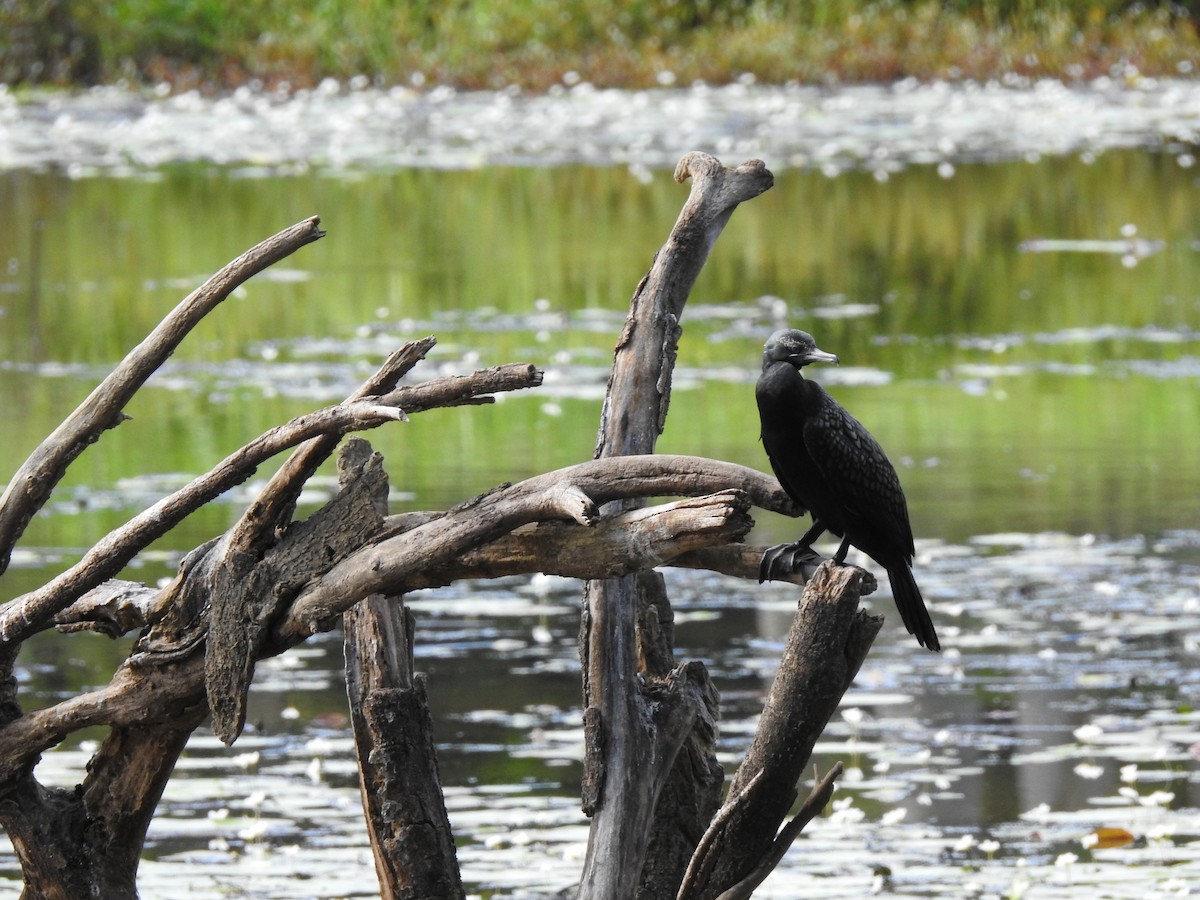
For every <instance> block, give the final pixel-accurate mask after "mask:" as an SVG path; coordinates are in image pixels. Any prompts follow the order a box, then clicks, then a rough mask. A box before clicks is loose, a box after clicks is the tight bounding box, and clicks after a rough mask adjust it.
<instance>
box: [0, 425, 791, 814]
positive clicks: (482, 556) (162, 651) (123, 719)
mask: <svg viewBox="0 0 1200 900" xmlns="http://www.w3.org/2000/svg"><path fill="white" fill-rule="evenodd" d="M365 443H366V442H363V444H364V445H365ZM731 483H732V484H735V485H737V486H738V487H737V490H736V491H733V492H720V493H717V494H714V495H712V496H710V497H709V498H708V500H706V501H704V502H700V503H696V502H694V501H682V502H681V503H673V504H665V512H664V513H663V515H662V516H661V517H660V515H659V511H658V508H650V509H644V510H633V511H630V512H628V513H623V514H620V517H619V518H614V519H613V521H611V522H610V521H609V519H608V518H604V519H601V520H600V521H599V523H598V524H596V525H593V526H584V525H580V524H579V523H578V522H576V521H570V522H566V521H562V520H553V521H550V522H548V523H547V524H549V525H551V526H554V527H557V526H561V530H562V531H563V532H569V533H570V534H572V535H573V538H572V539H571V540H570V541H567V540H563V541H562V543H561V544H559V543H556V541H555V540H554V539H550V540H545V541H543V540H542V535H541V534H540V533H539V529H533V530H530V529H529V528H528V523H529V522H531V521H538V522H544V521H545V520H544V519H538V518H537V517H539V516H551V517H558V516H564V515H568V514H569V513H566V512H564V511H563V509H562V505H561V503H560V502H558V501H554V502H549V503H546V504H545V505H543V503H542V502H541V501H542V499H543V498H544V496H545V495H552V496H553V497H557V498H563V497H571V498H575V497H576V496H577V495H578V496H581V497H584V498H588V497H592V498H593V499H592V500H591V501H589V503H588V504H587V506H588V507H589V508H592V509H594V508H595V507H597V506H598V505H600V504H602V503H604V502H607V501H609V500H612V499H620V498H624V497H630V496H648V497H649V496H653V497H659V496H664V495H670V494H673V493H678V492H702V493H703V492H707V491H710V490H713V489H715V488H719V487H721V486H728V485H730V484H731ZM564 485H569V486H570V487H567V486H564ZM506 497H507V498H509V499H511V500H512V501H513V502H512V504H511V505H510V504H509V503H508V502H507V500H506ZM739 497H740V498H743V499H738V498H739ZM746 500H750V501H752V502H755V503H756V504H757V505H760V506H765V507H767V508H771V509H775V510H778V511H787V510H793V509H794V508H793V507H791V506H790V501H789V500H787V497H786V495H785V494H784V493H783V491H782V490H781V489H780V488H779V486H778V484H777V483H776V482H774V480H773V479H771V478H770V477H769V476H766V475H764V474H762V473H760V472H756V471H754V470H752V469H747V468H744V467H742V466H735V465H732V464H730V463H721V462H717V461H715V460H706V459H702V458H699V457H676V456H666V455H658V456H648V457H623V458H620V459H613V460H593V461H589V462H586V463H581V464H579V465H577V466H570V467H568V468H566V469H561V470H558V471H557V472H551V473H547V474H546V475H544V476H537V477H536V478H534V479H530V480H529V481H527V482H522V483H520V484H517V485H512V486H509V487H507V488H502V489H499V490H497V491H493V492H490V493H489V494H487V495H484V497H482V498H477V501H474V502H471V503H467V504H463V505H462V506H460V507H458V508H457V509H456V510H451V511H449V512H447V513H444V514H439V515H436V516H432V517H431V516H430V515H429V514H424V513H421V514H416V515H415V516H411V517H396V518H395V520H394V521H396V522H401V521H416V522H420V523H422V524H421V526H420V527H428V526H432V525H436V524H437V523H439V522H441V521H442V520H443V519H450V520H452V521H451V523H449V525H448V526H447V527H450V528H452V529H458V528H460V527H465V525H464V522H465V523H466V525H471V524H474V525H478V524H479V523H480V516H479V513H480V511H481V509H482V510H483V513H484V516H483V520H484V521H485V522H488V521H490V519H491V517H492V516H496V517H498V518H501V519H505V520H508V517H509V515H510V512H511V510H512V509H513V508H514V507H515V508H517V509H518V510H519V511H520V512H521V515H518V516H516V517H515V518H513V519H512V523H514V524H513V525H512V527H514V528H518V527H520V526H526V527H525V528H523V529H522V530H520V531H517V532H515V533H513V534H509V535H507V536H504V537H503V538H502V543H503V544H505V545H507V546H510V547H521V546H524V547H525V548H526V549H525V550H524V551H519V550H514V553H515V554H516V558H517V559H518V561H519V562H520V563H521V565H520V568H519V569H513V568H512V567H509V566H505V565H499V564H496V563H494V561H493V560H494V558H495V555H494V554H493V553H490V552H489V550H488V546H489V545H480V546H479V547H478V548H477V551H466V550H465V549H464V548H465V547H466V546H467V544H466V543H465V542H460V543H455V542H454V539H453V536H452V535H453V533H454V532H453V531H450V532H448V531H438V532H437V535H438V540H439V541H442V540H445V541H449V542H450V543H449V544H448V545H447V546H446V547H445V548H444V552H442V551H441V550H439V552H438V554H437V558H436V559H432V558H430V557H428V556H425V555H423V554H422V548H423V547H424V548H428V547H429V546H430V545H429V544H427V543H426V542H425V541H423V540H421V539H419V538H418V539H416V540H413V538H412V535H413V533H414V532H415V531H416V530H417V529H410V530H409V531H408V532H405V534H408V535H410V541H409V543H407V544H405V545H403V546H401V545H393V544H392V541H394V540H397V539H398V538H399V537H401V536H402V535H398V536H396V537H394V538H391V539H388V540H384V541H378V542H375V543H368V544H367V545H366V546H364V547H363V548H362V549H360V550H359V551H358V552H356V553H354V554H352V555H351V556H350V557H348V558H347V559H345V560H343V562H342V563H340V564H338V565H337V566H334V567H333V569H331V570H329V572H326V574H325V575H323V576H320V577H317V578H314V579H313V580H312V582H311V584H310V585H308V586H307V588H306V589H305V591H303V592H301V594H300V598H305V597H307V596H309V591H310V590H311V591H313V592H316V595H317V596H319V597H320V598H321V603H322V604H323V605H322V606H320V607H318V608H319V609H321V610H322V611H326V610H327V611H329V612H328V615H329V616H336V615H339V614H340V612H341V610H339V609H338V606H339V604H343V605H345V608H349V606H352V605H353V604H354V603H355V602H357V600H359V599H362V598H363V597H366V596H369V595H370V594H371V593H380V592H384V590H385V589H386V592H388V593H400V592H402V591H405V590H412V589H415V588H416V587H427V586H432V585H438V584H447V583H450V582H451V581H454V580H457V579H458V578H463V577H488V576H490V575H494V576H500V575H505V574H517V573H518V572H534V571H542V570H543V567H544V569H545V570H550V571H556V570H557V571H558V572H559V573H560V574H564V575H570V576H574V577H579V578H590V577H593V576H596V575H599V574H604V575H609V574H611V573H612V572H613V570H614V565H616V564H614V562H613V560H612V559H611V558H609V557H608V555H607V551H611V552H612V553H624V554H628V555H629V561H628V566H629V567H630V568H640V567H642V566H643V565H645V564H648V563H649V562H650V561H652V560H656V559H659V558H661V559H664V560H669V559H670V558H671V556H672V553H673V551H672V550H671V549H670V547H671V541H672V540H673V539H674V535H673V534H672V532H671V529H673V528H679V529H680V534H679V536H680V540H681V545H682V546H688V547H690V546H692V545H693V542H694V541H695V540H699V539H703V540H708V539H711V540H714V541H718V540H719V541H724V540H732V539H735V538H736V535H738V534H740V533H744V530H745V528H746V526H747V525H748V520H747V519H746V518H745V507H744V503H745V501H746ZM578 502H582V501H578ZM569 508H570V510H571V511H572V512H573V513H576V514H578V515H580V517H581V518H582V517H583V513H582V511H581V508H580V507H579V506H577V505H575V501H572V504H571V505H570V507H569ZM458 519H462V520H463V522H457V524H456V523H455V520H458ZM585 521H588V520H587V519H586V518H585ZM626 525H627V526H628V529H629V530H628V532H627V533H626V535H625V536H626V538H627V540H626V541H622V539H621V535H622V533H623V526H626ZM292 527H296V526H292ZM393 527H395V526H393ZM539 528H540V526H539ZM383 529H384V531H386V530H387V529H388V525H387V524H386V523H385V525H384V526H383ZM468 532H470V529H468ZM432 534H433V533H432V532H431V533H430V535H432ZM458 534H459V536H460V537H461V536H462V532H458ZM430 535H427V537H428V539H429V540H430V541H432V540H433V538H432V536H430ZM447 535H451V536H450V537H448V536H447ZM594 535H595V536H597V537H598V539H599V541H600V546H601V547H603V548H606V553H605V554H604V555H603V556H596V555H594V554H592V553H591V552H590V551H588V550H586V549H583V547H584V545H585V544H588V543H589V542H591V541H592V540H593V536H594ZM464 540H465V539H464ZM215 544H216V542H215V541H213V542H210V543H209V544H206V545H204V546H202V547H200V548H197V549H196V550H195V551H193V552H192V553H190V554H189V555H188V556H187V557H186V558H185V560H184V562H183V563H182V564H181V566H180V572H179V574H178V575H177V576H176V578H175V579H174V580H173V581H172V583H171V584H169V585H167V587H165V588H163V589H162V590H161V591H160V592H159V596H158V598H157V599H155V600H153V601H147V600H145V599H139V600H138V603H137V606H138V608H139V609H146V610H151V611H153V616H154V621H153V623H152V624H153V627H152V628H151V629H150V630H149V632H148V633H147V634H146V635H144V636H143V637H142V638H141V639H139V641H138V643H137V644H136V645H135V652H134V654H133V655H132V656H131V658H130V659H129V660H128V661H127V662H126V663H125V664H124V665H122V666H121V668H119V669H118V670H117V672H116V673H115V674H114V676H113V678H112V680H111V681H110V682H109V684H108V685H106V686H105V687H103V688H101V689H99V690H97V691H93V692H89V693H86V694H81V695H78V696H76V697H72V698H70V699H68V700H64V701H62V702H61V703H58V704H55V705H53V706H49V707H46V708H44V709H39V710H35V711H32V712H28V713H25V714H24V715H22V716H20V717H19V718H17V719H15V720H14V721H12V722H10V723H8V724H7V725H6V726H4V727H0V793H2V791H3V788H4V785H5V784H6V778H8V777H12V775H13V773H15V772H17V771H19V770H20V769H21V767H22V766H23V765H27V764H28V765H32V760H33V759H35V758H36V756H37V754H39V753H41V752H42V751H43V750H45V749H47V748H49V747H52V746H54V745H55V744H57V743H59V742H60V741H62V740H63V739H64V738H65V737H66V736H67V735H69V734H71V733H72V732H73V731H76V730H78V729H80V728H85V727H88V726H92V725H122V724H129V725H134V724H153V723H155V722H157V721H161V720H163V719H164V717H169V714H170V712H171V710H172V709H174V708H175V707H177V706H178V705H181V704H184V705H187V704H194V703H195V702H196V700H197V696H199V697H201V698H202V697H203V696H204V677H203V674H204V656H205V654H204V650H205V646H206V645H205V639H206V636H207V626H206V607H207V605H208V602H209V600H210V596H211V595H210V593H209V586H210V584H211V571H210V570H211V567H212V566H213V564H214V559H215V556H216V555H215V554H214V553H213V552H212V550H213V547H214V546H215ZM730 549H731V552H733V553H735V554H737V553H739V548H737V547H734V548H730ZM539 551H542V552H541V553H540V554H539ZM690 552H692V553H694V552H696V551H695V550H692V551H690ZM405 554H407V555H405ZM455 554H461V555H458V556H456V555H455ZM547 554H549V555H547ZM739 555H740V554H739ZM759 556H761V550H760V551H759ZM355 560H356V562H354V561H355ZM438 560H441V562H438ZM576 563H579V564H580V566H579V567H578V568H576V567H575V564H576ZM584 564H586V565H596V566H597V567H598V568H595V569H589V568H586V567H585V565H584ZM377 566H378V567H380V570H379V571H377V570H376V567H377ZM422 566H428V568H422ZM475 566H478V568H475ZM337 570H343V574H342V575H339V576H337V577H336V578H335V579H334V581H335V582H336V583H338V584H342V585H348V584H353V585H355V586H356V588H357V589H358V590H362V593H360V594H357V595H355V594H353V593H350V594H345V595H341V596H340V597H337V596H336V595H335V593H334V591H333V589H332V588H331V587H330V586H329V584H328V580H329V575H330V572H334V571H337ZM383 570H386V571H383ZM757 571H758V563H757V559H751V560H746V561H745V567H744V569H743V570H742V575H743V576H744V577H748V578H753V577H756V573H757ZM381 574H382V575H383V576H385V577H376V576H379V575H381ZM371 585H378V586H380V587H379V589H378V590H376V591H368V590H366V588H367V587H368V586H371ZM117 590H118V592H119V593H121V594H125V593H127V588H126V587H120V586H118V588H117ZM298 603H299V601H297V603H296V604H293V606H292V608H290V609H289V610H287V611H283V610H280V611H279V612H278V615H279V617H280V619H281V620H282V623H281V624H280V625H278V626H274V627H272V628H271V630H270V636H269V640H267V642H266V643H265V644H263V645H262V646H261V647H260V649H259V650H258V655H259V656H260V657H261V656H262V655H266V654H273V653H280V652H283V651H284V650H286V649H287V648H288V647H290V646H293V645H294V644H295V643H297V642H299V641H301V640H303V639H304V638H306V637H307V636H308V635H310V634H311V633H313V630H316V629H317V628H318V627H326V626H327V625H328V624H330V622H329V621H328V620H326V619H322V620H321V621H320V622H316V621H312V620H310V619H309V618H308V617H307V614H306V613H297V611H296V606H297V605H298ZM81 614H82V615H85V616H86V615H88V614H89V613H88V608H84V609H83V610H81ZM64 615H65V613H64ZM106 615H107V616H109V617H111V614H106ZM321 615H325V613H324V612H322V613H321ZM310 629H312V630H310Z"/></svg>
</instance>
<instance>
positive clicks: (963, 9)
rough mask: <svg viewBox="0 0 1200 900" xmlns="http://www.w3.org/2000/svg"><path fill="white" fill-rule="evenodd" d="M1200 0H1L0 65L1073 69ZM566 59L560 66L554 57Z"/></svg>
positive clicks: (1121, 49) (387, 76)
mask: <svg viewBox="0 0 1200 900" xmlns="http://www.w3.org/2000/svg"><path fill="white" fill-rule="evenodd" d="M1198 11H1200V2H1193V3H1190V4H1167V3H1139V4H1131V3H1128V2H1119V0H1100V2H1082V0H1057V2H1055V0H1049V2H1034V0H983V2H967V0H942V2H938V0H858V2H834V0H724V2H717V0H699V2H687V0H617V2H614V3H606V4H595V3H590V2H586V0H565V2H564V0H479V2H468V0H440V2H433V0H411V2H401V0H315V2H314V0H303V2H301V0H115V2H110V0H6V2H2V3H0V81H3V82H7V83H22V82H25V83H51V84H61V85H71V84H86V83H94V82H114V81H117V80H120V79H125V80H127V81H130V82H133V83H135V84H138V83H147V84H154V83H160V82H167V83H170V84H172V85H174V86H176V87H181V88H184V87H192V86H197V85H208V86H216V87H232V86H235V85H238V84H242V83H246V82H248V81H250V80H257V81H259V82H262V83H264V84H266V85H268V86H272V85H277V84H279V83H281V82H286V83H287V84H289V85H291V86H292V87H303V86H308V85H312V84H314V83H316V82H318V81H320V80H321V79H323V78H327V77H333V78H339V79H344V78H350V77H353V76H355V75H367V76H369V77H370V78H372V79H373V80H375V81H377V82H379V83H382V84H409V83H413V82H414V76H415V81H416V82H417V83H423V84H435V83H440V84H452V85H456V86H459V87H464V88H499V87H505V86H509V85H517V86H519V87H522V88H526V89H531V90H539V89H545V88H547V87H549V86H550V85H553V84H556V83H561V82H562V81H563V79H564V76H565V77H566V78H567V79H568V81H572V80H574V79H575V78H576V77H578V78H579V79H581V80H586V81H590V82H592V83H594V84H596V85H599V86H621V87H646V86H652V85H655V84H663V83H676V84H689V83H691V82H692V81H695V80H697V79H702V80H704V81H707V82H710V83H723V82H728V81H731V80H734V79H736V78H739V77H743V76H745V75H753V76H754V77H755V78H756V79H757V80H759V81H761V82H770V83H783V82H787V81H800V82H808V83H813V82H817V83H823V82H847V81H886V80H891V79H895V78H902V77H909V76H912V77H916V78H921V79H931V78H952V79H965V78H973V79H986V78H990V77H996V76H999V75H1003V74H1006V73H1016V74H1021V75H1030V76H1049V77H1058V78H1064V79H1067V80H1075V79H1080V78H1090V77H1094V76H1096V75H1099V74H1109V73H1111V72H1112V71H1113V70H1114V67H1118V69H1117V70H1118V71H1119V72H1121V73H1129V72H1132V71H1134V70H1136V71H1137V72H1140V73H1141V74H1145V75H1176V74H1190V73H1191V72H1192V70H1193V67H1194V66H1197V65H1200V38H1198V36H1197V14H1198ZM569 73H573V74H569Z"/></svg>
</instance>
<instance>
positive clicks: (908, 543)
mask: <svg viewBox="0 0 1200 900" xmlns="http://www.w3.org/2000/svg"><path fill="white" fill-rule="evenodd" d="M804 444H805V446H806V447H807V448H808V453H809V455H810V456H811V457H812V459H813V461H814V462H815V463H816V465H817V467H818V468H819V469H820V471H821V475H822V476H823V477H824V478H825V481H826V483H827V485H828V486H829V488H830V489H831V491H832V492H833V493H835V494H837V495H838V496H839V497H840V498H841V500H842V503H843V505H844V506H845V508H846V510H847V512H849V513H850V514H852V515H854V516H856V517H858V518H859V519H860V520H862V521H864V522H870V523H872V525H873V526H874V528H875V530H876V531H879V532H882V533H884V534H886V535H887V536H888V537H889V539H891V540H893V541H897V542H898V546H899V547H903V548H905V549H906V550H907V551H908V555H909V557H910V558H911V557H912V555H913V553H914V549H913V540H912V526H911V525H910V524H909V520H908V505H907V504H906V503H905V501H904V491H903V489H902V488H901V487H900V478H899V476H898V475H897V474H896V470H895V468H894V467H893V466H892V463H891V461H890V460H889V459H888V458H887V454H886V453H884V452H883V448H882V447H880V446H879V442H878V441H876V440H875V438H874V437H872V436H871V433H870V432H869V431H867V429H866V428H865V427H864V426H863V425H862V423H861V422H859V421H858V420H857V419H855V418H854V417H853V416H852V415H850V414H849V413H848V412H846V410H845V409H843V408H842V407H841V406H839V405H835V404H830V405H828V406H826V407H825V408H824V409H822V410H821V412H820V413H819V414H817V415H816V416H812V417H810V418H809V420H808V421H807V422H806V423H805V426H804Z"/></svg>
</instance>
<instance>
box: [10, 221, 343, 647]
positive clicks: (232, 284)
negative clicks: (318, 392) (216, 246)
mask: <svg viewBox="0 0 1200 900" xmlns="http://www.w3.org/2000/svg"><path fill="white" fill-rule="evenodd" d="M320 222H321V220H320V219H319V218H318V217H317V216H312V217H311V218H308V219H305V220H304V221H303V222H298V223H297V224H295V225H293V226H291V227H290V228H286V229H284V230H283V231H281V232H279V233H278V234H276V235H274V236H272V237H270V238H268V239H267V240H265V241H263V242H262V243H261V244H258V245H257V246H255V247H252V248H251V249H250V250H247V251H246V252H245V253H243V254H242V255H241V256H239V257H238V258H237V259H235V260H233V262H231V263H229V264H228V265H227V266H225V267H224V268H223V269H221V271H219V272H217V274H215V275H213V276H212V278H210V279H208V281H206V282H204V284H202V285H201V286H200V287H198V288H197V289H196V290H194V291H193V292H192V293H191V294H189V295H188V296H187V297H186V298H185V299H184V300H183V302H181V303H180V304H179V305H178V306H177V307H175V309H174V310H173V311H172V312H171V313H170V314H168V315H167V317H166V318H164V319H163V320H162V322H160V323H159V324H158V326H157V327H156V328H155V329H154V330H153V331H151V332H150V334H149V335H147V336H146V338H145V340H143V341H142V342H141V343H140V344H138V345H137V346H136V347H134V348H133V350H131V351H130V352H129V354H128V355H127V356H126V357H125V358H124V359H123V360H122V361H121V362H120V363H119V364H118V365H117V367H116V368H115V369H113V371H112V373H111V374H110V375H109V376H108V377H107V378H105V379H104V381H102V382H101V383H100V384H99V386H98V387H97V388H96V389H95V390H94V391H92V393H91V394H89V395H88V397H87V399H86V400H84V401H83V402H82V403H81V404H79V406H78V407H77V408H76V410H75V411H74V412H73V413H71V415H70V416H68V417H67V418H66V420H65V421H64V422H63V423H62V424H61V425H59V426H58V428H56V429H55V430H54V432H53V433H52V434H51V435H50V436H49V437H47V438H46V439H45V440H44V441H42V443H41V444H39V445H38V447H37V448H36V449H35V450H34V451H33V453H31V454H30V455H29V458H28V459H27V460H25V462H24V463H23V464H22V465H21V468H19V469H18V470H17V472H16V474H15V475H13V477H12V479H11V480H10V481H9V483H8V487H7V489H6V490H5V491H4V495H3V497H0V573H2V572H3V571H4V570H5V569H7V568H8V562H9V559H10V558H11V557H12V551H13V548H14V547H15V546H16V543H17V540H18V539H19V538H20V536H21V534H22V533H24V531H25V527H26V526H27V525H28V524H29V520H30V519H31V518H32V517H33V515H34V513H36V512H37V511H38V510H39V509H41V508H42V506H43V505H44V504H45V502H46V500H47V499H48V498H49V497H50V494H51V492H52V491H53V490H54V487H55V485H57V484H58V482H59V480H60V479H61V478H62V477H63V475H64V474H65V473H66V470H67V467H68V466H69V465H70V464H71V463H72V462H73V461H74V460H75V459H76V458H77V457H78V456H79V454H80V453H82V452H83V451H84V450H85V449H86V448H87V447H88V445H89V444H92V443H95V442H96V441H97V440H98V439H99V438H100V435H101V434H103V433H104V432H105V431H107V430H108V429H109V428H114V427H116V426H117V425H119V424H121V422H122V421H123V420H124V419H125V418H127V417H126V416H125V413H124V412H123V410H124V408H125V405H126V404H127V403H128V402H129V399H130V398H131V397H132V396H133V395H134V394H135V393H136V392H137V390H138V388H140V387H141V386H142V385H143V384H144V383H145V381H146V379H147V378H149V377H150V376H151V375H152V374H153V373H154V372H155V370H156V369H158V367H159V366H160V365H162V363H163V362H164V361H165V360H166V359H167V357H169V356H170V355H171V354H172V353H173V352H174V351H175V348H176V347H178V346H179V343H180V342H181V341H182V340H183V339H184V338H185V337H186V336H187V335H188V333H189V332H190V331H191V330H192V328H194V327H195V326H196V324H197V323H198V322H199V321H200V320H201V319H203V318H204V317H205V316H206V315H208V313H209V312H211V311H212V310H213V309H214V308H215V307H216V306H217V305H218V304H219V303H220V302H221V301H222V300H224V299H225V298H226V297H228V296H229V295H230V294H231V293H232V292H233V291H234V289H235V288H237V287H238V286H239V285H241V284H243V283H244V282H245V281H247V280H248V279H249V278H250V277H251V276H253V275H255V274H257V273H258V272H261V271H262V270H263V269H265V268H267V267H268V266H271V265H273V264H274V263H276V262H278V261H279V260H281V259H284V258H286V257H287V256H290V255H291V254H292V253H294V252H296V251H297V250H299V249H300V248H301V247H303V246H304V245H305V244H310V243H312V242H313V241H315V240H318V239H320V238H322V237H324V235H325V232H323V231H321V229H320V228H319V227H318V226H319V225H320ZM0 630H2V628H0Z"/></svg>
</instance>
